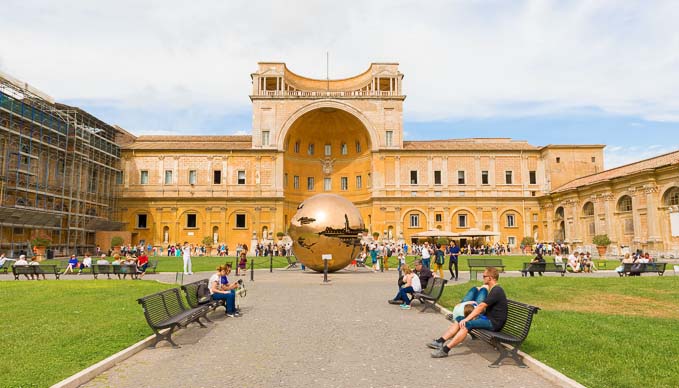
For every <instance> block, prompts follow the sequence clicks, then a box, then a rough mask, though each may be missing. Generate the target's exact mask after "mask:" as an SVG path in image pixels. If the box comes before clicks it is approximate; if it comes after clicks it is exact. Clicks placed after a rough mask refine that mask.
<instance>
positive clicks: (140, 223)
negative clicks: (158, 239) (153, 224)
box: [137, 214, 146, 229]
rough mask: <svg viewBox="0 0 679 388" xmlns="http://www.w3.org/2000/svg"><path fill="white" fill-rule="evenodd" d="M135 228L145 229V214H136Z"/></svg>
mask: <svg viewBox="0 0 679 388" xmlns="http://www.w3.org/2000/svg"><path fill="white" fill-rule="evenodd" d="M137 229H146V214H137Z"/></svg>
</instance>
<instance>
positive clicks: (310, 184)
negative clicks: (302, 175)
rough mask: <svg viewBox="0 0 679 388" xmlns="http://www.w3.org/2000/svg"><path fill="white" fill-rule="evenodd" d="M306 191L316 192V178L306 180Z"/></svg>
mask: <svg viewBox="0 0 679 388" xmlns="http://www.w3.org/2000/svg"><path fill="white" fill-rule="evenodd" d="M306 189H307V190H309V191H313V190H314V177H312V176H310V177H307V178H306Z"/></svg>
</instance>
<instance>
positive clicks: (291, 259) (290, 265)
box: [285, 256, 297, 269]
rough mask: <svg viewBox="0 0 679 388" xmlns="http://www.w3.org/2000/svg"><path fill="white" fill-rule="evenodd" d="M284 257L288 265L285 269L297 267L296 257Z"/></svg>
mask: <svg viewBox="0 0 679 388" xmlns="http://www.w3.org/2000/svg"><path fill="white" fill-rule="evenodd" d="M285 258H286V259H287V260H288V266H287V267H285V269H292V268H297V257H295V256H286V257H285Z"/></svg>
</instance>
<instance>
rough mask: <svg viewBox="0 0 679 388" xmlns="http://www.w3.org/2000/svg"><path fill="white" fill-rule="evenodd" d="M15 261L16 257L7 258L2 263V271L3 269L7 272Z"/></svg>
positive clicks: (0, 268) (0, 269)
mask: <svg viewBox="0 0 679 388" xmlns="http://www.w3.org/2000/svg"><path fill="white" fill-rule="evenodd" d="M14 263H16V260H14V259H7V260H5V262H4V263H2V267H0V271H3V272H4V273H7V271H9V269H10V268H12V266H13V265H14Z"/></svg>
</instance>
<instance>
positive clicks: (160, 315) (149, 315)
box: [137, 290, 172, 326]
mask: <svg viewBox="0 0 679 388" xmlns="http://www.w3.org/2000/svg"><path fill="white" fill-rule="evenodd" d="M168 291H169V290H165V291H161V292H157V293H155V294H151V295H147V296H145V297H143V298H139V299H137V302H139V304H141V306H142V308H143V309H144V316H145V317H146V321H147V322H148V323H149V324H150V325H151V326H158V324H159V323H160V322H163V321H166V320H168V319H170V318H172V315H170V313H169V312H168V310H167V308H165V294H167V292H168Z"/></svg>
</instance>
